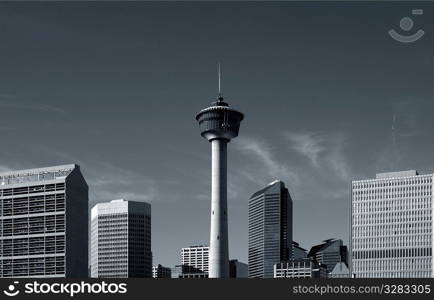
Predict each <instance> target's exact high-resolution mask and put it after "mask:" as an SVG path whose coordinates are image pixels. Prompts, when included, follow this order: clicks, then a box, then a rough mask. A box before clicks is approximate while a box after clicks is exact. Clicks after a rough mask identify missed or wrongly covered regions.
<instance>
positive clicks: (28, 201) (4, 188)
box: [0, 164, 88, 278]
mask: <svg viewBox="0 0 434 300" xmlns="http://www.w3.org/2000/svg"><path fill="white" fill-rule="evenodd" d="M0 211H1V214H0V233H1V236H0V251H1V252H0V276H1V277H15V278H19V277H67V278H77V277H87V274H88V230H87V228H88V186H87V184H86V181H85V180H84V178H83V176H82V174H81V172H80V167H79V166H78V165H74V164H71V165H62V166H54V167H47V168H38V169H30V170H21V171H12V172H6V173H0Z"/></svg>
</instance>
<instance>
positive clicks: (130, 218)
mask: <svg viewBox="0 0 434 300" xmlns="http://www.w3.org/2000/svg"><path fill="white" fill-rule="evenodd" d="M91 273H92V277H94V278H128V277H152V252H151V205H150V204H148V203H146V202H135V201H125V200H123V199H121V200H113V201H110V202H105V203H99V204H97V205H95V206H94V207H93V208H92V211H91Z"/></svg>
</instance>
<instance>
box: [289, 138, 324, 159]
mask: <svg viewBox="0 0 434 300" xmlns="http://www.w3.org/2000/svg"><path fill="white" fill-rule="evenodd" d="M284 136H285V137H286V139H288V140H289V142H290V143H291V145H290V147H291V148H292V149H293V150H295V151H296V152H298V153H299V154H301V155H303V156H306V157H307V158H308V159H309V160H310V161H311V163H312V164H313V165H314V166H318V157H319V155H320V154H321V152H323V151H324V150H326V148H325V147H324V145H323V144H324V137H323V136H322V135H321V134H319V133H316V132H303V133H300V132H297V133H296V132H286V133H284Z"/></svg>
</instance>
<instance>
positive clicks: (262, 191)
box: [250, 180, 285, 199]
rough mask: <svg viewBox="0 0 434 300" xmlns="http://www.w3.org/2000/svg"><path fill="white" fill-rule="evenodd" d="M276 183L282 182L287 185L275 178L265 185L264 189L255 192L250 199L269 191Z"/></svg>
mask: <svg viewBox="0 0 434 300" xmlns="http://www.w3.org/2000/svg"><path fill="white" fill-rule="evenodd" d="M276 184H281V185H283V186H285V184H284V183H283V182H282V181H281V180H274V181H273V182H270V183H269V184H268V185H267V186H266V187H264V188H263V189H260V190H259V191H257V192H256V193H254V194H253V195H252V196H251V197H250V199H252V198H255V197H257V196H259V195H262V194H264V193H265V192H266V191H268V190H269V189H271V188H273V187H274V186H275V185H276Z"/></svg>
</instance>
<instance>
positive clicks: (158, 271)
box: [152, 264, 172, 278]
mask: <svg viewBox="0 0 434 300" xmlns="http://www.w3.org/2000/svg"><path fill="white" fill-rule="evenodd" d="M152 278H172V270H171V269H170V268H166V267H163V266H162V265H160V264H159V265H157V266H153V267H152Z"/></svg>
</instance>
